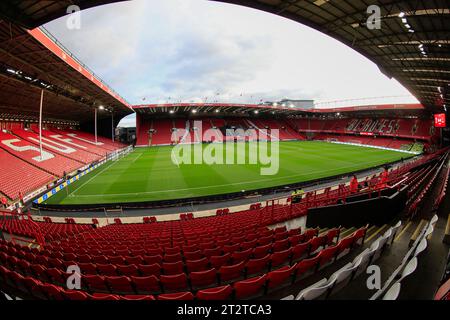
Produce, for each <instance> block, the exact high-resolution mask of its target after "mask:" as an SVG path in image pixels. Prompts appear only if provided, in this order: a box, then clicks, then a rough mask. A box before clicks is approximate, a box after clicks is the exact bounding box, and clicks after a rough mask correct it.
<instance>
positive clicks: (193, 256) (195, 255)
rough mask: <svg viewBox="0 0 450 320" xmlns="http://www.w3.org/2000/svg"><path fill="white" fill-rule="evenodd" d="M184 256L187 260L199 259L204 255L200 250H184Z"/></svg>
mask: <svg viewBox="0 0 450 320" xmlns="http://www.w3.org/2000/svg"><path fill="white" fill-rule="evenodd" d="M183 255H184V258H185V259H186V261H187V260H200V259H202V258H203V257H204V254H203V253H202V252H201V251H200V250H197V251H193V252H184V254H183Z"/></svg>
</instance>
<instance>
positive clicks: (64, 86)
mask: <svg viewBox="0 0 450 320" xmlns="http://www.w3.org/2000/svg"><path fill="white" fill-rule="evenodd" d="M116 2H117V3H116ZM125 2H128V1H125ZM204 2H208V4H213V5H217V6H218V5H223V6H225V5H226V6H232V7H238V8H241V9H242V10H254V11H256V12H264V13H265V14H266V15H275V16H279V17H282V18H286V19H287V20H290V21H291V22H293V23H296V24H298V25H305V26H307V27H309V28H312V29H314V30H317V31H315V32H320V33H324V34H326V35H327V36H329V37H331V38H333V39H335V40H337V41H339V42H340V43H341V44H344V45H345V46H348V47H349V48H351V49H352V50H354V51H356V52H357V53H359V54H361V55H362V56H363V57H364V59H366V60H368V61H370V62H371V63H373V64H375V65H376V66H377V67H378V69H379V71H377V72H381V73H382V74H383V75H385V76H386V77H388V78H389V79H396V80H397V81H398V82H399V83H400V84H401V85H402V86H403V87H404V88H406V89H407V90H408V91H409V92H410V93H411V95H412V96H414V97H415V99H417V101H418V102H417V103H372V102H366V103H363V104H354V103H352V102H351V101H344V102H342V103H341V104H340V105H339V106H334V105H333V106H319V104H318V103H316V102H314V100H312V99H302V100H300V99H292V100H290V99H287V98H286V97H280V99H278V100H276V101H275V100H274V101H265V98H261V99H260V98H259V97H257V98H253V100H252V101H250V100H249V101H237V100H236V102H234V101H226V102H223V101H220V99H219V98H217V96H218V95H219V94H218V93H217V94H215V95H216V98H215V99H210V100H209V101H207V99H205V100H204V101H181V100H180V101H176V100H177V99H175V98H172V99H170V98H169V99H168V100H167V101H164V102H161V101H157V99H156V97H153V98H152V97H148V98H147V99H142V101H141V103H133V104H132V103H130V102H128V100H127V98H125V97H124V96H125V94H121V93H118V92H116V91H115V90H114V89H112V87H110V86H109V85H108V84H107V82H105V81H104V80H102V79H101V78H100V77H99V76H98V75H96V73H94V72H95V71H92V70H91V69H90V68H89V67H88V66H87V65H85V64H84V62H82V60H81V59H80V58H78V57H77V56H76V55H75V54H73V53H72V52H71V51H70V50H69V49H67V48H66V47H65V46H64V45H63V44H62V43H63V42H64V41H63V40H64V39H57V37H56V36H54V35H53V34H52V33H50V32H49V31H48V30H47V29H46V28H45V27H43V26H44V24H47V23H50V22H52V21H55V20H57V19H61V18H64V17H69V19H72V18H76V15H77V14H81V15H82V14H83V12H85V11H89V10H91V9H93V8H96V10H98V12H100V14H101V12H102V10H104V9H105V8H107V7H109V8H114V6H116V5H118V3H122V1H108V0H95V1H93V0H72V1H68V0H67V1H66V0H61V1H37V0H28V1H16V0H13V1H7V2H5V1H4V2H1V3H0V89H1V90H0V126H1V131H0V163H1V166H0V198H1V209H0V300H4V301H6V300H8V301H12V300H61V301H62V300H90V301H93V300H135V301H136V300H154V301H150V302H149V303H155V304H157V303H158V300H194V302H193V303H195V300H197V301H203V300H229V301H233V303H239V301H242V300H251V301H254V302H257V301H262V300H264V301H275V300H278V301H280V300H282V303H286V304H290V303H292V304H299V303H301V301H298V300H449V299H450V277H449V275H450V254H449V253H450V251H449V245H450V215H449V210H450V195H449V193H448V192H447V185H448V178H449V173H450V162H449V161H450V158H449V152H450V149H449V146H450V130H449V124H448V112H447V108H448V106H449V99H450V76H449V74H450V71H449V70H450V42H449V39H448V35H449V34H450V30H449V28H450V17H449V15H450V9H449V6H448V2H447V1H444V0H442V1H441V0H430V1H388V0H386V1H372V2H373V3H369V2H370V1H361V0H355V1H334V0H329V1H327V0H317V1H300V0H299V1H296V0H293V1H291V0H289V1H288V0H247V1H240V0H233V1H227V0H223V1H206V0H205V1H204ZM131 3H133V1H131ZM373 6H375V9H374V7H373ZM74 7H75V9H76V10H75V9H74ZM376 8H378V9H380V11H377V9H376ZM74 12H75V13H74ZM252 12H253V11H252ZM371 14H375V15H376V14H378V16H376V19H374V20H373V19H372V20H370V19H371ZM74 15H75V16H74ZM81 17H82V16H81ZM101 21H105V20H101ZM100 23H102V22H100ZM377 24H381V27H380V28H377ZM204 27H205V28H207V27H208V26H207V25H206V24H205V26H204ZM290 41H292V42H295V41H300V40H299V39H290ZM98 42H99V45H100V43H101V42H102V41H101V40H100V39H98ZM113 50H114V48H113ZM132 50H138V45H136V48H132ZM161 50H165V48H163V49H161ZM167 50H168V52H169V51H170V49H167ZM92 52H94V51H92ZM327 57H328V55H327ZM100 59H101V58H100ZM111 64H112V62H111ZM118 76H120V75H118ZM124 81H125V80H124ZM273 81H274V82H276V81H277V80H273ZM325 89H326V88H325ZM136 90H137V89H136ZM211 90H212V91H214V90H216V89H215V88H211ZM381 94H382V93H381ZM240 96H242V94H241V95H240ZM144 100H145V101H144ZM147 100H148V101H147ZM254 100H259V101H258V102H255V101H254ZM130 116H133V117H135V119H136V124H135V125H133V126H132V127H133V128H132V129H133V130H131V129H130V128H124V127H122V126H121V125H120V123H121V121H123V119H125V118H127V117H130ZM134 129H135V130H134ZM371 284H372V285H371ZM280 302H281V301H280Z"/></svg>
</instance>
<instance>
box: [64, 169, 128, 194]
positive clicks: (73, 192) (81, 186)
mask: <svg viewBox="0 0 450 320" xmlns="http://www.w3.org/2000/svg"><path fill="white" fill-rule="evenodd" d="M119 162H120V161H111V163H110V164H109V165H108V166H106V167H105V168H103V170H101V171H99V172H97V173H96V174H95V175H94V176H93V177H91V178H90V179H89V180H87V181H86V182H84V183H83V184H82V185H80V186H79V187H78V188H76V189H75V190H73V191H72V192H71V193H70V194H69V197H74V196H75V195H76V192H77V191H78V190H79V189H81V188H83V187H84V186H85V185H86V184H87V183H89V182H91V181H92V180H93V179H95V178H96V177H97V176H98V175H99V174H101V173H103V172H104V171H105V170H106V169H109V168H111V167H112V166H113V165H115V164H117V163H119ZM77 197H80V196H79V195H77Z"/></svg>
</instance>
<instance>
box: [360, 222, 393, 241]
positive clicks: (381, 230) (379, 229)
mask: <svg viewBox="0 0 450 320" xmlns="http://www.w3.org/2000/svg"><path fill="white" fill-rule="evenodd" d="M389 227H390V225H388V224H384V225H382V226H381V227H375V228H373V229H372V230H371V231H370V233H369V234H367V235H366V239H365V241H364V243H369V242H371V241H372V240H373V239H375V237H376V236H380V235H382V234H383V233H384V232H385V231H386V230H387V229H389Z"/></svg>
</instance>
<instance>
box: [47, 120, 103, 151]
mask: <svg viewBox="0 0 450 320" xmlns="http://www.w3.org/2000/svg"><path fill="white" fill-rule="evenodd" d="M49 131H50V132H53V133H54V134H58V135H61V136H62V137H63V139H65V140H67V139H70V141H71V142H73V143H75V144H77V145H80V146H83V147H86V148H88V149H89V152H91V153H94V154H96V155H98V156H101V157H104V156H106V155H107V154H108V153H109V152H110V150H108V149H105V148H103V147H102V146H101V145H96V144H95V141H94V140H91V139H85V138H81V139H80V137H78V138H77V137H76V136H74V133H73V132H70V131H66V130H64V129H58V128H55V127H50V128H49ZM94 139H95V138H94Z"/></svg>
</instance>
